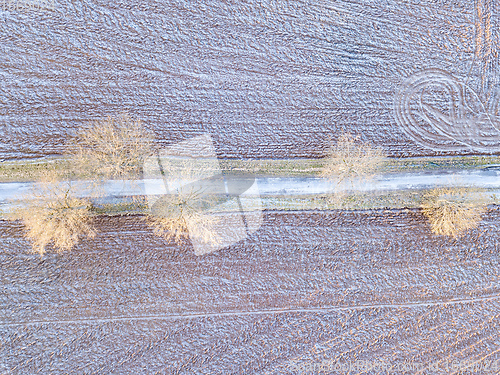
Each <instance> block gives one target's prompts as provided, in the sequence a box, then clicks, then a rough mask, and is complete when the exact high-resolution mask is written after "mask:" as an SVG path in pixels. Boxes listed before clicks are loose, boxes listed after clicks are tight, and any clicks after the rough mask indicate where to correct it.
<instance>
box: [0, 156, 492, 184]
mask: <svg viewBox="0 0 500 375" xmlns="http://www.w3.org/2000/svg"><path fill="white" fill-rule="evenodd" d="M219 164H220V167H221V168H222V170H223V171H224V173H226V174H230V175H240V176H244V175H252V176H276V177H285V176H286V177H313V176H318V175H319V174H320V172H321V169H322V168H323V166H324V164H325V159H286V160H270V159H263V160H236V159H223V160H219ZM498 164H500V156H456V157H418V158H399V159H396V158H391V159H388V161H387V162H386V163H385V164H384V165H383V167H382V169H381V170H380V173H401V172H419V171H429V170H440V169H456V170H461V169H473V168H480V167H484V166H487V165H498ZM49 166H53V167H54V168H55V169H56V170H57V169H61V170H63V169H65V168H67V162H66V161H65V160H64V159H57V158H53V159H41V160H34V161H4V162H1V163H0V182H25V181H35V180H37V179H38V178H39V177H40V176H41V175H42V174H43V172H44V171H46V170H47V169H48V167H49Z"/></svg>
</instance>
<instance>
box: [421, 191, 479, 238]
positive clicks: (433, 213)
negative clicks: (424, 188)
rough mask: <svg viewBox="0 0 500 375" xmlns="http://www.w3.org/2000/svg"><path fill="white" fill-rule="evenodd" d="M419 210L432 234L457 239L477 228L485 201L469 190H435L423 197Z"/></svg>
mask: <svg viewBox="0 0 500 375" xmlns="http://www.w3.org/2000/svg"><path fill="white" fill-rule="evenodd" d="M421 209H422V213H423V214H424V215H425V216H426V217H427V219H428V220H429V222H430V225H431V230H432V232H433V233H435V234H438V235H445V236H451V237H459V236H461V235H462V234H464V233H465V232H466V231H467V230H469V229H473V228H475V227H477V225H478V224H479V222H480V221H481V217H482V215H483V214H484V213H485V212H486V210H487V201H486V199H483V198H480V197H478V194H477V192H474V191H471V189H467V188H437V189H433V190H431V191H430V192H428V193H426V194H425V195H424V197H423V201H422V204H421Z"/></svg>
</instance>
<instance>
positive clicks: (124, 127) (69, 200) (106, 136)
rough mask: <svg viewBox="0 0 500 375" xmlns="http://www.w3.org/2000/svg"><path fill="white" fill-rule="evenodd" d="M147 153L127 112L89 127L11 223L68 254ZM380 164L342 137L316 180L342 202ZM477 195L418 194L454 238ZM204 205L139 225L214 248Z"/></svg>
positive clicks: (180, 205)
mask: <svg viewBox="0 0 500 375" xmlns="http://www.w3.org/2000/svg"><path fill="white" fill-rule="evenodd" d="M154 153H155V150H154V146H153V137H152V134H151V133H150V132H149V131H147V130H146V129H145V128H144V126H143V124H142V123H141V122H140V121H134V120H133V119H131V118H130V117H129V116H128V115H127V114H122V115H120V116H118V117H117V118H112V117H108V118H106V119H103V120H100V121H96V122H93V123H90V124H88V125H86V126H84V127H83V128H81V129H80V130H79V132H78V134H77V135H76V136H75V137H74V138H73V139H72V140H71V141H70V142H69V143H68V145H67V147H66V155H65V160H66V164H65V166H64V167H61V166H60V165H59V166H58V167H57V168H56V167H54V168H49V169H47V171H45V172H44V173H43V174H42V176H41V177H40V178H39V180H38V181H37V183H35V184H34V185H33V188H32V190H31V191H30V192H29V194H28V196H27V197H26V198H25V199H24V201H23V203H22V204H21V205H20V206H19V208H18V209H16V210H15V212H14V215H13V218H14V219H20V220H22V221H23V222H24V224H25V227H26V237H27V238H28V239H29V240H31V242H32V244H33V249H34V250H35V251H37V252H39V253H40V254H44V252H45V251H46V248H47V246H49V245H52V246H53V247H54V248H55V249H56V250H57V251H63V250H68V249H71V248H72V247H74V246H75V245H76V244H77V243H78V241H79V240H80V239H81V238H82V237H84V236H87V237H93V236H95V234H96V228H95V227H94V225H93V217H94V216H95V214H96V210H95V207H94V204H95V199H98V198H99V197H101V196H102V195H103V194H104V191H103V189H102V186H103V184H104V183H105V182H106V181H108V180H120V179H123V180H125V179H137V178H140V177H141V174H142V167H143V165H144V160H145V159H146V158H147V157H149V156H151V155H153V154H154ZM386 160H387V159H386V156H385V155H384V152H383V151H382V150H381V149H380V148H375V147H372V146H371V145H369V144H367V143H363V142H361V141H360V140H359V137H353V136H352V135H350V134H347V133H346V134H342V135H341V136H340V137H339V138H338V140H337V142H336V143H335V144H333V145H332V146H331V148H330V150H329V152H328V155H327V158H326V159H325V164H324V167H323V170H322V174H321V175H322V176H323V177H326V178H329V179H331V180H332V182H333V184H334V185H335V186H336V187H338V186H340V185H344V188H343V189H337V191H334V193H333V194H332V195H331V198H332V199H340V200H341V199H343V194H346V193H345V192H346V191H348V190H349V184H352V183H353V181H358V182H359V181H363V180H368V179H370V178H372V177H373V176H375V175H376V174H377V173H379V171H380V169H381V167H382V166H383V165H384V163H385V162H386ZM167 172H168V171H167ZM82 191H86V192H87V193H86V194H84V195H82V194H80V193H81V192H82ZM83 196H85V197H83ZM478 197H479V196H478V195H477V194H471V191H470V189H466V188H437V189H434V190H431V191H429V192H427V193H425V194H424V195H423V196H422V202H421V209H422V213H423V214H424V215H425V216H426V217H427V218H428V220H429V222H430V225H431V229H432V231H433V232H434V233H435V234H438V235H446V236H453V237H458V236H460V235H462V234H463V233H465V232H466V231H467V230H469V229H471V228H474V227H476V226H477V225H478V223H479V221H480V220H481V216H482V215H483V214H484V212H486V210H487V204H488V202H487V201H486V200H485V199H482V198H478ZM204 199H207V197H206V196H204V195H203V194H200V193H199V192H193V191H189V192H185V193H183V192H177V193H175V194H172V195H170V196H169V197H168V199H164V200H163V206H162V210H161V212H160V214H158V212H156V214H154V215H153V214H149V215H146V217H145V219H146V222H147V223H148V225H150V226H151V227H152V228H153V230H154V233H155V234H157V235H160V236H163V237H165V238H166V239H167V240H169V241H175V242H177V243H179V242H182V241H183V240H185V239H186V238H187V237H188V228H196V229H195V230H194V232H193V229H191V233H189V235H190V236H195V237H196V236H197V237H198V238H199V239H200V240H202V241H205V242H212V243H217V241H218V238H217V234H216V233H215V232H214V231H213V228H214V225H215V224H216V223H215V222H214V220H217V219H216V217H214V216H211V215H206V214H204V212H203V210H202V209H200V207H202V206H203V204H200V203H203V202H202V200H204Z"/></svg>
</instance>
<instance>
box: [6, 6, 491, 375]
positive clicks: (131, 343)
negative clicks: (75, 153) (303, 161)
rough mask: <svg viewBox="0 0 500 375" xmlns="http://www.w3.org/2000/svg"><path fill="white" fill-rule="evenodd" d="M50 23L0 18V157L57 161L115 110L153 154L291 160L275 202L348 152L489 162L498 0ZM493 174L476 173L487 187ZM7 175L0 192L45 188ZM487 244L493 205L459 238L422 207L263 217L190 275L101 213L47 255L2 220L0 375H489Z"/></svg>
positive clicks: (149, 235)
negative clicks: (23, 185) (188, 151)
mask: <svg viewBox="0 0 500 375" xmlns="http://www.w3.org/2000/svg"><path fill="white" fill-rule="evenodd" d="M35 3H36V1H34V2H33V4H35ZM41 3H43V4H45V5H47V4H48V2H40V3H37V7H31V8H30V7H28V6H25V5H26V4H27V3H24V2H23V4H24V5H23V6H20V5H19V4H21V3H20V0H3V1H2V0H0V159H1V160H6V161H11V162H16V161H18V162H19V163H22V161H23V159H33V160H34V159H37V158H39V157H48V156H60V155H61V153H62V152H63V149H64V145H65V143H66V142H67V141H68V140H69V139H70V138H71V137H72V136H73V135H75V132H76V129H77V128H78V127H79V126H81V125H83V124H86V123H87V122H88V121H90V120H94V119H96V118H104V117H106V116H108V115H115V114H118V113H121V112H123V111H127V112H128V113H129V114H130V115H131V116H133V117H134V118H137V119H140V120H142V121H143V123H144V124H145V126H146V127H147V128H148V129H149V130H151V131H152V132H153V133H154V136H155V140H154V142H155V144H156V146H158V147H159V148H162V149H163V150H165V149H166V147H167V145H170V144H176V145H178V144H179V143H178V142H179V141H183V140H188V141H189V139H193V138H194V137H195V136H202V137H207V139H208V138H210V140H213V146H214V152H213V153H212V154H213V157H214V160H216V157H217V158H219V160H220V161H223V160H224V159H226V161H228V159H229V158H238V159H246V158H255V159H264V158H265V159H290V160H289V161H290V165H288V166H284V167H277V168H275V169H274V172H276V171H278V172H279V171H280V170H282V171H281V172H282V173H283V175H282V174H278V175H279V176H280V177H283V178H282V181H289V180H287V179H286V177H287V175H286V174H287V173H289V174H290V175H291V174H292V173H293V172H294V170H293V167H294V164H293V160H294V158H295V160H297V158H308V159H314V158H319V157H321V156H324V155H325V149H326V145H327V144H328V140H329V137H332V138H333V139H336V138H337V137H338V135H339V134H341V133H342V132H343V131H347V132H352V133H353V134H355V135H359V136H360V139H361V140H362V141H368V142H370V143H371V144H373V145H375V146H379V147H382V148H383V149H384V151H385V153H387V154H388V156H389V157H392V158H393V159H392V160H395V159H396V158H399V157H407V156H429V157H432V160H435V159H436V158H434V156H450V155H490V156H491V155H498V154H499V150H500V113H499V110H500V78H499V77H500V74H499V73H500V69H499V66H498V58H499V53H498V52H499V51H500V50H499V47H500V45H499V43H500V39H499V36H500V34H499V32H500V30H499V29H498V27H499V26H500V19H499V16H500V13H499V12H500V5H498V4H497V3H496V2H495V1H493V0H474V1H472V0H471V1H466V0H454V1H452V0H423V1H416V0H415V1H407V0H404V1H403V0H398V1H396V0H383V1H379V0H359V1H358V0H321V1H307V0H304V1H299V0H294V1H288V0H279V1H273V0H263V1H228V0H217V1H205V2H203V1H186V0H183V1H177V0H172V1H170V0H169V1H162V2H154V1H135V0H127V1H121V2H116V1H115V2H112V1H100V0H95V1H93V2H91V1H88V0H75V1H71V2H70V1H67V0H60V1H59V0H57V1H56V2H55V4H54V7H52V5H50V6H45V7H43V6H41ZM33 4H31V5H33ZM50 4H52V2H50ZM32 8H37V9H32ZM202 134H204V135H202ZM195 148H196V147H195ZM212 154H211V155H212ZM492 158H493V157H492ZM44 160H45V161H44V163H46V164H47V162H46V161H47V160H49V162H48V164H50V160H52V159H44ZM158 160H160V159H159V158H157V159H154V161H155V162H156V163H157V164H158V163H160V164H161V161H160V162H158ZM432 160H430V159H429V160H427V159H426V160H425V166H424V164H422V165H421V166H419V168H420V169H418V170H419V172H422V173H421V174H419V175H418V176H417V175H416V174H415V176H417V177H416V180H415V184H417V183H420V184H422V183H423V182H425V181H427V180H426V178H431V177H432V176H430V175H426V173H427V172H428V170H427V167H429V169H430V166H431V164H433V162H432ZM488 160H489V161H488V162H484V163H483V164H481V163H479V162H478V161H477V160H476V161H475V163H478V164H477V165H479V166H478V168H483V167H484V170H483V172H477V173H476V174H475V175H474V176H476V177H475V178H476V179H478V180H481V182H483V183H485V180H486V177H484V178H483V177H482V176H488V177H487V178H488V179H489V180H488V184H490V183H491V185H492V186H495V187H497V186H498V184H495V181H493V182H492V181H491V180H495V178H496V177H495V176H498V173H497V172H496V170H498V166H495V165H489V164H495V160H496V159H488ZM492 160H493V162H492ZM62 161H64V160H62V159H61V160H58V162H62ZM239 161H241V162H242V163H243V161H242V160H237V161H234V160H233V161H232V162H234V163H237V162H239ZM442 162H443V161H442V160H441V161H440V163H442ZM462 162H463V164H464V165H467V161H463V160H462V161H459V162H458V164H460V163H462ZM308 163H309V164H307V165H309V167H307V168H313V167H312V166H314V163H315V161H314V160H313V161H311V160H309V161H308ZM415 163H417V164H418V162H415ZM471 163H472V162H471ZM42 164H43V163H42ZM160 164H158V165H154V167H155V168H156V167H158V170H160ZM285 164H286V163H285ZM285 164H284V165H285ZM401 164H404V161H402V162H401ZM410 164H411V163H410ZM472 164H474V163H472ZM472 164H471V165H472ZM487 164H488V165H487ZM499 164H500V163H499ZM61 165H62V164H61ZM434 165H435V166H437V167H439V166H438V165H437V164H435V163H434ZM440 165H441V164H440ZM17 168H18V167H17V166H16V165H15V163H14V164H9V165H7V164H5V163H3V164H2V166H1V168H0V171H10V172H9V173H10V174H9V176H22V177H23V181H29V178H28V177H29V176H30V173H33V171H35V170H36V168H38V167H37V166H31V167H30V168H31V169H29V168H28V167H26V165H25V166H24V167H22V166H21V167H19V169H20V170H17ZM22 168H25V170H24V171H23V170H21V169H22ZM61 168H62V167H61ZM307 168H306V167H303V169H307ZM314 168H316V169H314V170H319V167H318V166H317V165H315V166H314ZM415 168H416V167H415ZM439 168H441V167H439ZM488 168H490V169H488ZM236 169H238V168H236ZM257 169H258V168H257ZM410 169H411V168H410ZM416 169H417V168H416ZM443 169H445V168H443ZM241 170H243V171H244V172H245V169H244V168H243V167H241V168H240V171H241ZM262 170H263V171H264V170H265V169H262ZM478 170H479V169H478ZM38 172H39V171H38ZM246 172H248V170H247V171H246ZM246 172H245V173H246ZM5 173H6V172H5ZM408 173H409V174H408V176H410V175H411V173H413V172H412V171H411V170H410V172H408ZM444 173H445V175H446V174H447V173H448V172H447V171H446V170H445V171H444ZM242 175H244V174H243V172H242ZM9 176H1V175H0V182H5V181H8V182H10V183H13V184H11V185H7V184H5V186H8V187H12V186H16V185H15V184H16V182H20V181H16V180H15V179H14V180H13V179H12V178H11V177H9ZM27 176H28V177H27ZM158 176H159V177H158ZM158 176H156V177H158V179H159V181H162V180H161V179H162V175H161V173H160V174H159V175H158ZM210 176H211V175H210ZM401 176H405V175H401ZM422 176H427V177H422ZM309 177H311V176H309ZM312 177H314V178H316V176H312ZM252 178H253V177H252ZM408 180H410V179H408ZM224 181H226V182H227V180H224ZM412 181H413V180H412ZM450 181H452V182H453V181H454V180H451V179H450V180H449V181H448V180H447V183H448V182H450ZM214 184H215V183H214ZM429 184H430V183H429ZM226 185H227V184H226ZM2 186H4V185H2ZM2 186H0V188H1V187H2ZM252 186H253V185H252ZM398 186H399V185H398ZM401 186H402V183H401ZM285 187H286V189H285ZM285 187H283V189H280V190H279V191H280V192H282V191H283V192H282V193H281V194H286V191H288V192H290V191H293V187H288V186H285ZM317 187H318V186H312V187H311V189H313V190H314V189H316V188H317ZM226 189H227V186H226ZM399 190H402V189H401V188H400V189H399ZM6 192H7V193H8V192H9V191H7V188H5V191H3V192H0V193H2V194H4V193H6ZM261 193H262V192H261ZM2 194H0V196H2ZM412 197H413V196H412ZM112 198H113V197H112ZM113 199H114V198H113ZM259 199H260V198H259ZM384 199H385V198H384ZM495 199H496V200H495V202H497V203H498V197H496V198H495ZM111 200H112V199H111ZM401 201H404V200H401ZM160 202H161V201H160ZM0 203H2V204H3V203H4V202H0ZM239 203H240V207H241V202H240V201H239ZM259 204H260V200H259ZM303 207H308V206H307V205H304V206H303ZM385 207H387V206H385ZM412 207H415V206H412ZM243 220H245V219H243ZM499 223H500V210H499V209H498V204H497V205H492V204H490V207H489V211H488V212H487V213H486V214H485V216H484V218H483V220H482V221H481V222H480V224H479V226H478V227H477V228H475V229H473V230H470V231H469V232H467V234H466V235H465V236H463V237H460V238H457V239H453V238H447V237H445V236H437V235H434V234H432V233H431V230H430V228H429V223H428V222H427V221H426V220H425V218H424V216H423V215H422V213H421V212H420V210H419V209H407V208H405V207H400V208H399V209H391V210H389V209H372V210H340V209H338V210H323V211H320V210H317V211H316V210H302V211H300V210H297V211H278V210H274V209H268V210H265V211H263V224H262V226H261V227H260V228H258V230H257V229H255V230H254V231H252V232H251V234H250V235H249V236H248V237H246V238H245V239H243V240H241V241H235V243H233V244H232V245H230V246H228V247H226V248H223V249H221V250H219V251H215V252H212V253H210V254H205V255H202V256H196V255H195V253H194V251H193V245H192V244H191V243H190V242H187V243H186V244H185V245H175V244H172V243H168V242H167V241H166V240H164V239H162V238H160V237H157V236H155V235H153V232H152V229H151V228H149V227H147V225H146V224H145V223H144V221H142V217H141V216H140V215H128V216H119V215H116V216H111V215H100V216H98V217H97V218H96V227H97V228H98V229H99V230H98V231H97V234H96V236H95V237H94V238H85V239H84V240H82V241H81V242H80V243H79V244H78V245H76V247H74V248H73V249H72V250H71V251H63V252H61V253H57V252H55V251H52V250H50V249H49V250H48V251H47V252H46V253H45V254H44V255H43V256H42V257H40V255H39V254H36V253H35V254H33V253H30V247H31V245H30V243H29V241H27V240H26V239H25V236H24V230H25V228H24V227H23V225H22V223H21V222H20V221H8V220H4V219H3V218H0V375H4V374H22V375H25V374H67V373H74V374H189V375H191V374H221V375H226V374H236V375H238V374H320V373H325V374H340V373H343V374H347V373H349V374H370V375H371V374H387V373H391V374H403V373H407V374H462V373H477V374H490V373H491V374H494V373H497V374H498V373H500V334H499V332H500V304H499V300H500V295H499V293H500V226H499ZM244 224H245V228H246V232H244V233H250V232H249V231H248V223H247V222H246V221H245V223H244ZM259 225H260V223H259ZM245 228H244V229H245ZM240 229H241V228H240ZM361 361H365V362H363V363H365V366H364V367H363V366H361V367H358V368H355V369H352V368H351V370H347V371H346V370H345V367H344V368H343V369H340V370H339V369H337V370H334V369H332V368H331V367H329V365H330V364H348V365H349V364H351V365H352V364H354V365H356V364H357V365H358V366H359V365H360V363H361ZM366 364H368V366H372V367H373V366H377V364H378V365H383V368H381V367H374V368H371V369H370V368H367V367H366V366H367V365H366ZM370 364H371V365H370ZM450 364H454V365H455V367H453V366H452V367H451V368H450ZM457 364H458V367H457ZM464 364H467V365H470V367H469V369H468V370H467V371H468V372H467V371H465V370H464V369H463V365H464ZM405 365H410V366H411V365H413V366H416V365H418V369H416V368H413V369H411V370H407V371H406V370H404V367H401V366H405ZM319 366H323V367H322V368H320V367H319ZM478 366H479V367H478ZM481 366H482V367H481ZM460 367H462V370H460ZM401 368H403V370H401ZM464 371H465V372H464Z"/></svg>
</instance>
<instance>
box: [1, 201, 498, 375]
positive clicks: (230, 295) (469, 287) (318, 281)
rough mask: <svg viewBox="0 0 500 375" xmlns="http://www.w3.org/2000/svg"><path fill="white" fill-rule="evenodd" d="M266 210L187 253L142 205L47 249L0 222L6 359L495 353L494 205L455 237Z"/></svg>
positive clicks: (350, 216)
mask: <svg viewBox="0 0 500 375" xmlns="http://www.w3.org/2000/svg"><path fill="white" fill-rule="evenodd" d="M264 220H265V224H264V226H263V227H262V228H261V230H260V231H259V232H257V233H256V234H255V235H253V236H251V237H250V238H248V239H247V240H245V241H243V242H241V243H238V244H236V245H234V246H232V247H230V248H228V249H226V250H224V251H221V252H219V253H213V254H210V255H207V256H205V257H195V256H194V255H193V254H192V251H190V249H189V248H174V247H171V246H168V245H166V244H165V243H162V241H161V240H158V239H157V238H156V237H153V236H152V235H151V234H150V231H149V230H147V229H146V228H144V227H143V226H141V224H140V223H138V221H137V218H134V217H130V218H122V219H116V218H113V219H106V218H103V219H102V227H103V233H102V234H101V235H99V236H98V237H96V238H95V239H94V240H93V241H88V242H86V243H85V244H82V245H81V246H78V248H76V249H75V250H73V252H72V253H71V256H68V255H67V254H61V255H55V254H53V253H47V254H46V255H45V256H44V258H43V259H42V260H41V259H40V258H39V256H38V255H27V254H26V253H25V248H26V246H28V244H27V243H26V242H25V240H24V239H22V237H21V234H20V228H19V227H18V226H16V225H12V224H6V223H3V224H2V227H1V230H2V237H1V242H0V243H1V245H0V246H1V247H2V249H3V251H2V254H1V257H0V259H1V262H2V275H1V276H2V278H1V280H2V283H3V287H2V305H1V306H2V307H1V316H2V323H1V326H0V327H1V331H0V332H1V339H2V346H1V348H0V357H1V358H2V362H0V363H1V367H0V369H1V370H2V371H3V372H4V373H16V374H17V373H18V374H31V373H37V372H39V373H78V374H82V373H89V374H90V373H100V374H108V373H113V374H138V373H148V374H154V373H168V374H243V373H251V374H264V373H269V374H291V373H296V372H294V371H292V369H291V366H292V364H293V363H295V362H298V363H305V364H307V363H317V362H321V361H323V360H335V361H346V362H348V361H357V360H368V361H386V362H387V363H390V364H392V365H394V366H397V365H398V363H403V362H404V361H414V362H422V363H429V362H431V363H433V362H436V361H439V362H440V363H444V362H446V361H455V360H459V361H464V360H480V359H485V360H487V359H488V360H496V359H498V358H499V354H498V352H499V347H500V337H499V336H498V331H499V329H500V327H499V323H500V320H499V316H500V305H499V302H498V293H499V283H500V267H499V266H500V264H499V263H500V259H499V256H498V252H499V250H500V243H499V241H498V238H500V237H499V234H500V233H499V231H500V229H499V228H498V224H497V223H498V220H499V211H498V210H495V211H493V212H491V213H490V214H489V215H488V216H487V217H486V218H485V220H484V221H483V222H482V224H481V226H480V227H479V228H478V230H476V231H474V232H472V233H471V234H470V235H469V236H467V237H464V238H463V239H462V240H460V241H453V240H446V239H442V238H436V237H435V236H432V235H431V234H430V233H429V232H428V231H427V230H426V228H425V223H424V222H423V219H422V217H421V216H420V215H418V214H417V213H416V212H414V211H410V212H407V213H404V212H398V211H388V212H383V211H377V212H351V213H347V212H338V213H313V212H309V213H287V214H283V213H277V212H268V213H267V214H266V216H265V219H264ZM359 373H361V372H359ZM369 373H370V372H369ZM372 373H374V372H372ZM395 373H398V372H395ZM424 373H426V374H434V373H436V374H437V373H439V374H446V373H449V372H446V371H445V370H441V371H434V370H432V369H429V368H427V369H426V370H425V371H424ZM483 373H484V372H483ZM493 373H494V372H493Z"/></svg>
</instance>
